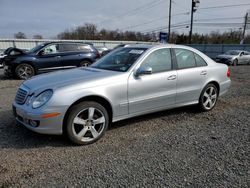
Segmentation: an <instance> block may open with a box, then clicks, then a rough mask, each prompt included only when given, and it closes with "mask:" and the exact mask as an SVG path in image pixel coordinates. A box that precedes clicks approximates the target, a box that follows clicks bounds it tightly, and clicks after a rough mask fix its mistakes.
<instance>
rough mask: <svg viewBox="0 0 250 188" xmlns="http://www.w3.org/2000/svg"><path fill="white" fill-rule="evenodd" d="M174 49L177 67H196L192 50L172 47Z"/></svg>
mask: <svg viewBox="0 0 250 188" xmlns="http://www.w3.org/2000/svg"><path fill="white" fill-rule="evenodd" d="M174 50H175V55H176V60H177V65H178V68H179V69H186V68H192V67H196V63H195V57H194V54H193V52H191V51H189V50H185V49H174Z"/></svg>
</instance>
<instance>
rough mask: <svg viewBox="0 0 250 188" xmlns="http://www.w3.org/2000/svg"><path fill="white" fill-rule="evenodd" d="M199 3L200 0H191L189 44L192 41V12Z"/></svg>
mask: <svg viewBox="0 0 250 188" xmlns="http://www.w3.org/2000/svg"><path fill="white" fill-rule="evenodd" d="M199 4H200V0H192V6H191V24H190V32H189V44H191V43H192V34H193V20H194V12H195V11H196V10H197V8H198V6H199Z"/></svg>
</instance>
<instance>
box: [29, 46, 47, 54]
mask: <svg viewBox="0 0 250 188" xmlns="http://www.w3.org/2000/svg"><path fill="white" fill-rule="evenodd" d="M44 46H45V44H39V45H37V46H36V47H34V48H32V49H31V50H30V51H29V52H30V53H34V52H37V51H38V50H40V49H42V48H43V47H44Z"/></svg>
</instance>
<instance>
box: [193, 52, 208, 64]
mask: <svg viewBox="0 0 250 188" xmlns="http://www.w3.org/2000/svg"><path fill="white" fill-rule="evenodd" d="M194 57H195V60H196V64H197V67H204V66H207V63H206V61H205V60H204V59H203V58H202V57H201V56H199V55H198V54H196V53H194Z"/></svg>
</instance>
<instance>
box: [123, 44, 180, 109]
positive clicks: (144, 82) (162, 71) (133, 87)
mask: <svg viewBox="0 0 250 188" xmlns="http://www.w3.org/2000/svg"><path fill="white" fill-rule="evenodd" d="M143 67H144V68H145V67H148V68H152V74H147V75H139V76H135V74H131V75H130V77H129V82H128V99H129V113H130V114H133V113H140V112H143V111H144V112H145V111H152V110H155V109H160V108H165V107H168V106H172V105H174V104H175V97H176V78H177V73H176V70H173V65H172V57H171V53H170V49H169V48H163V49H158V50H155V51H153V52H151V53H150V54H149V55H148V56H147V57H146V58H145V60H144V61H143V62H142V63H141V65H140V68H143Z"/></svg>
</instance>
